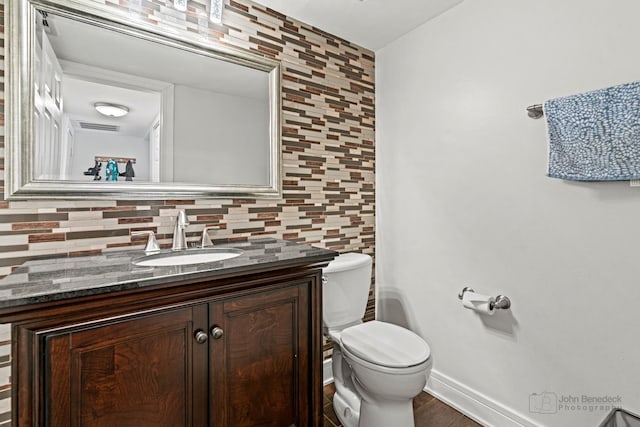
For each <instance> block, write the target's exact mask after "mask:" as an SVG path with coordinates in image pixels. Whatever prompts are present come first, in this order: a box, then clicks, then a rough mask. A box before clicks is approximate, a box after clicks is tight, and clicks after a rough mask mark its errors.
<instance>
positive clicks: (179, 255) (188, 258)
mask: <svg viewBox="0 0 640 427" xmlns="http://www.w3.org/2000/svg"><path fill="white" fill-rule="evenodd" d="M241 254H242V251H241V250H238V249H222V248H220V249H192V250H185V251H180V252H170V253H160V254H154V255H147V256H144V257H140V258H137V259H135V260H133V261H132V263H133V264H134V265H139V266H141V267H169V266H174V265H193V264H204V263H207V262H216V261H222V260H225V259H230V258H235V257H237V256H239V255H241Z"/></svg>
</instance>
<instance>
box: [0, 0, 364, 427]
mask: <svg viewBox="0 0 640 427" xmlns="http://www.w3.org/2000/svg"><path fill="white" fill-rule="evenodd" d="M5 1H6V0H5ZM84 1H86V2H90V1H91V0H84ZM0 3H2V2H0ZM207 3H208V2H207ZM106 4H107V5H108V6H109V7H113V8H115V9H118V8H128V3H127V2H126V1H123V0H120V1H111V0H108V1H106ZM164 9H165V1H164V0H154V1H148V0H142V14H146V15H153V20H154V21H155V20H159V21H160V23H161V24H160V25H162V26H166V27H169V26H174V27H175V26H177V27H180V28H183V29H188V30H189V31H200V32H201V33H202V31H203V29H202V28H198V27H197V19H196V18H195V16H197V12H198V11H199V10H200V11H202V10H204V9H205V2H202V1H200V0H190V1H189V14H190V15H191V17H192V18H191V19H190V20H185V15H184V14H178V16H179V17H180V18H179V19H178V20H177V21H176V20H175V19H174V21H175V22H173V23H171V24H167V23H166V22H167V20H166V16H165V15H163V13H162V12H163V10H164ZM0 11H2V15H3V16H4V13H3V12H4V7H2V8H1V9H0ZM172 12H175V11H172ZM174 15H175V14H174ZM148 17H151V16H148ZM223 22H224V27H212V28H209V29H208V30H207V35H208V37H209V39H210V43H211V44H212V45H213V44H217V43H219V42H221V43H224V44H230V45H234V46H237V47H240V48H243V49H248V50H251V51H253V52H255V53H257V54H259V55H264V56H266V57H271V58H275V59H277V60H280V61H282V65H283V67H282V69H283V80H282V86H283V93H282V95H283V128H282V135H283V153H282V156H283V180H284V195H283V198H282V199H280V200H269V201H256V200H156V201H138V200H135V201H118V200H113V201H90V200H79V201H64V200H49V201H28V202H24V201H17V202H7V201H1V200H0V276H4V275H7V274H9V273H10V271H11V268H12V267H13V266H16V265H19V264H20V263H22V262H24V261H25V260H28V259H34V258H39V257H49V256H51V255H56V254H60V255H65V254H71V255H76V254H83V253H100V252H108V251H114V250H122V249H126V248H129V247H132V246H135V247H137V248H142V247H143V239H142V240H133V241H132V239H131V237H130V235H129V234H130V231H131V230H141V229H152V230H154V231H156V232H157V234H158V237H159V239H160V242H161V243H163V244H165V245H166V244H168V243H169V242H170V240H171V233H172V230H173V228H172V222H173V218H174V217H175V214H176V210H177V209H186V212H187V215H188V216H189V219H190V221H191V224H192V225H191V226H190V228H189V233H188V234H189V235H190V236H191V237H193V238H195V237H196V236H197V234H198V232H199V231H200V230H202V227H204V225H205V224H211V225H218V226H220V227H221V228H222V230H221V231H219V232H218V235H217V237H218V238H219V239H241V238H247V237H251V236H272V237H277V238H285V239H289V240H293V241H299V242H307V243H311V244H315V245H318V246H323V247H327V248H330V249H335V250H338V251H362V252H365V253H368V254H371V255H373V254H374V222H375V221H374V210H375V207H374V199H375V190H374V162H375V149H374V146H375V144H374V120H375V111H374V54H373V52H371V51H368V50H366V49H363V48H360V47H358V46H354V45H352V44H350V43H348V42H346V41H344V40H341V39H338V38H336V37H334V36H331V35H330V34H326V33H323V32H322V31H320V30H318V29H314V28H311V27H309V26H306V25H304V24H302V23H300V22H298V21H295V20H293V19H290V18H287V17H286V16H283V15H280V14H278V13H276V12H273V11H270V10H267V9H265V8H264V7H263V6H259V5H256V4H254V3H252V2H249V1H246V0H242V1H231V2H230V4H229V5H228V6H227V8H226V10H225V13H224V18H223ZM2 28H4V27H2ZM3 41H4V38H3ZM0 52H2V55H3V56H4V50H0ZM0 59H4V58H0ZM0 78H2V83H3V84H4V77H3V76H2V77H0ZM0 105H2V106H3V105H4V102H2V104H0ZM2 114H4V111H2ZM1 117H2V122H1V123H0V125H2V126H4V115H2V116H1ZM0 132H1V136H0V138H1V139H0V148H4V127H1V128H0ZM3 152H4V151H3V150H0V154H1V153H3ZM3 165H4V162H2V159H1V158H0V168H2V167H4V166H3ZM3 183H4V182H3ZM369 315H371V310H370V312H369ZM8 353H9V334H8V332H7V328H6V327H3V328H2V330H1V331H0V425H2V423H3V421H2V420H3V419H5V420H6V419H8V417H9V416H10V414H9V410H8V406H7V405H8V402H9V401H8V400H7V399H6V397H7V394H8V389H9V386H8V380H9V378H8V375H9V358H8V356H7V355H8ZM3 398H4V399H3Z"/></svg>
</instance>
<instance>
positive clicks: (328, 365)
mask: <svg viewBox="0 0 640 427" xmlns="http://www.w3.org/2000/svg"><path fill="white" fill-rule="evenodd" d="M332 382H333V363H332V361H331V359H325V361H324V362H322V385H323V386H325V385H327V384H331V383H332Z"/></svg>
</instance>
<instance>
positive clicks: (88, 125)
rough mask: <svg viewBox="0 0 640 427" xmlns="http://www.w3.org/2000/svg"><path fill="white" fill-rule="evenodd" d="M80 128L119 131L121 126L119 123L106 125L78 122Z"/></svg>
mask: <svg viewBox="0 0 640 427" xmlns="http://www.w3.org/2000/svg"><path fill="white" fill-rule="evenodd" d="M78 126H80V129H85V130H102V131H105V132H119V131H120V126H118V125H106V124H103V123H91V122H78Z"/></svg>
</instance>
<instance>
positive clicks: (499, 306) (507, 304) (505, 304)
mask: <svg viewBox="0 0 640 427" xmlns="http://www.w3.org/2000/svg"><path fill="white" fill-rule="evenodd" d="M465 292H475V291H474V290H473V289H472V288H470V287H469V286H465V287H464V288H462V291H461V292H460V293H459V294H458V299H459V300H462V298H463V297H464V293H465ZM489 308H490V309H491V310H506V309H508V308H511V300H510V299H509V297H508V296H505V295H498V296H497V297H496V298H495V301H493V302H491V303H490V305H489Z"/></svg>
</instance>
